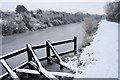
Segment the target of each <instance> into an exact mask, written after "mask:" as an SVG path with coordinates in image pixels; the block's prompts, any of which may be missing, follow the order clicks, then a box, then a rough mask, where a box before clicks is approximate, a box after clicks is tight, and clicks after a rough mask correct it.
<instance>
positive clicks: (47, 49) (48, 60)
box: [46, 41, 50, 63]
mask: <svg viewBox="0 0 120 80" xmlns="http://www.w3.org/2000/svg"><path fill="white" fill-rule="evenodd" d="M46 53H47V63H50V59H49V57H50V47H49V45H48V43H47V41H46Z"/></svg>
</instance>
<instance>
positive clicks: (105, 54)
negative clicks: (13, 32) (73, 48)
mask: <svg viewBox="0 0 120 80" xmlns="http://www.w3.org/2000/svg"><path fill="white" fill-rule="evenodd" d="M96 33H97V34H96V35H95V36H94V40H93V42H92V43H91V45H90V46H88V47H86V48H85V49H84V51H83V53H82V55H81V60H82V59H83V60H85V59H86V60H87V58H88V59H89V63H87V65H86V66H83V67H78V68H77V69H82V71H83V73H82V74H78V73H76V74H75V77H76V78H118V24H117V23H114V22H109V21H106V20H102V21H101V22H100V23H99V26H98V31H97V32H96ZM88 54H90V55H88ZM86 55H88V56H89V57H85V56H86ZM90 60H91V61H90ZM71 64H72V63H71ZM88 64H89V65H88ZM72 65H73V64H72Z"/></svg>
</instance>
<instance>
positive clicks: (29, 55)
mask: <svg viewBox="0 0 120 80" xmlns="http://www.w3.org/2000/svg"><path fill="white" fill-rule="evenodd" d="M26 49H27V55H28V62H30V61H32V54H31V52H30V50H29V49H28V44H27V45H26Z"/></svg>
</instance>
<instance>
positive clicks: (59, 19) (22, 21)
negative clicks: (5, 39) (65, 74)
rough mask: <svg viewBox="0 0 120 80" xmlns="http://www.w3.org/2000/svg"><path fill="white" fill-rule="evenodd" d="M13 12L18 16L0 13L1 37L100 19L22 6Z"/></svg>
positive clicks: (12, 13)
mask: <svg viewBox="0 0 120 80" xmlns="http://www.w3.org/2000/svg"><path fill="white" fill-rule="evenodd" d="M15 10H16V13H19V14H16V13H15V12H2V11H0V29H1V28H2V35H4V36H5V35H11V34H15V33H22V32H26V31H28V30H29V31H35V30H38V29H42V28H46V27H51V26H59V25H63V24H70V23H76V22H81V21H83V20H84V18H86V17H90V16H93V18H95V19H99V17H100V15H91V14H88V13H87V14H85V13H82V12H77V13H75V14H71V13H66V12H59V11H53V10H52V11H43V10H41V9H37V10H35V11H32V10H31V11H28V10H27V9H26V8H25V6H24V5H17V7H16V9H15ZM0 32H1V31H0Z"/></svg>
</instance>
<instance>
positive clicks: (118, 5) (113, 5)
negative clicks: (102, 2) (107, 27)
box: [105, 1, 120, 22]
mask: <svg viewBox="0 0 120 80" xmlns="http://www.w3.org/2000/svg"><path fill="white" fill-rule="evenodd" d="M105 12H106V14H107V16H106V19H107V20H109V21H114V22H120V1H119V2H110V3H107V4H106V6H105Z"/></svg>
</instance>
